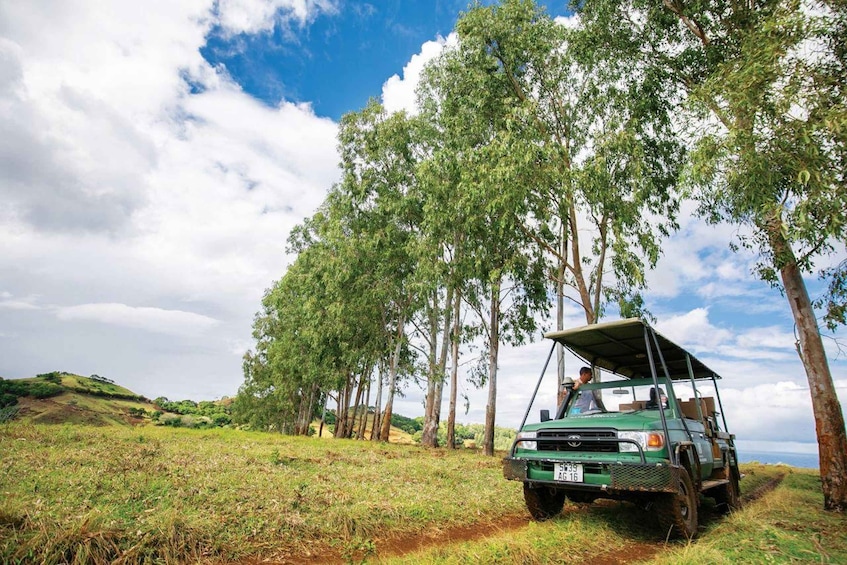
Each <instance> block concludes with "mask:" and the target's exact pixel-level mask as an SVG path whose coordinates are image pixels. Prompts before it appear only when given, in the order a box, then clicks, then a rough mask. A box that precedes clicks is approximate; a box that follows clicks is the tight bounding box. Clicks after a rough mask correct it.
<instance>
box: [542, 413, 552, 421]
mask: <svg viewBox="0 0 847 565" xmlns="http://www.w3.org/2000/svg"><path fill="white" fill-rule="evenodd" d="M541 421H542V422H549V421H550V411H549V410H542V411H541Z"/></svg>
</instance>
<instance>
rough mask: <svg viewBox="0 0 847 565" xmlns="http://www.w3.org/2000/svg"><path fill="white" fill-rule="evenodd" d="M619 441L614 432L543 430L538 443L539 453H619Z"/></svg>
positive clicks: (538, 437) (539, 433) (539, 434)
mask: <svg viewBox="0 0 847 565" xmlns="http://www.w3.org/2000/svg"><path fill="white" fill-rule="evenodd" d="M617 439H618V434H617V432H616V431H614V430H608V429H606V430H591V429H587V430H585V429H579V430H541V431H539V432H538V436H537V440H536V441H537V442H538V450H539V451H564V452H572V451H581V452H586V451H589V452H594V453H617V452H618V442H617ZM607 440H608V441H607Z"/></svg>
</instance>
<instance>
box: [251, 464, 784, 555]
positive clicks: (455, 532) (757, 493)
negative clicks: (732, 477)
mask: <svg viewBox="0 0 847 565" xmlns="http://www.w3.org/2000/svg"><path fill="white" fill-rule="evenodd" d="M784 478H785V474H780V475H777V476H775V477H774V478H773V479H771V480H769V481H768V482H766V483H764V484H762V485H760V486H759V487H757V488H756V489H754V490H753V491H751V492H749V493H745V494H744V495H743V496H742V497H741V504H742V505H744V504H748V503H750V502H752V501H754V500H757V499H759V498H761V497H762V496H764V495H765V494H767V493H768V492H770V491H772V490H774V489H775V488H776V487H777V486H779V484H780V483H781V482H782V480H783V479H784ZM600 504H602V502H600ZM581 511H590V509H589V507H584V508H582V509H581ZM718 519H720V515H719V514H716V513H714V512H712V511H704V512H703V514H702V515H701V525H708V524H710V523H712V522H713V521H715V520H718ZM529 522H530V518H529V516H528V515H527V514H525V513H521V514H518V515H514V516H506V517H505V518H502V519H500V520H498V521H495V522H488V523H482V524H472V525H468V526H461V527H454V528H449V529H443V530H442V529H433V530H431V531H429V532H427V533H426V534H423V535H416V536H405V537H397V538H386V539H382V540H378V541H376V542H375V543H374V546H373V547H372V548H369V549H364V550H361V551H358V552H354V554H353V555H347V556H345V555H342V553H341V552H340V551H331V552H323V553H315V554H312V555H308V556H299V557H291V558H282V559H279V560H274V559H269V560H256V561H251V562H249V564H245V565H259V564H263V565H264V564H278V565H305V564H307V563H327V564H334V563H347V562H350V560H351V559H350V558H351V557H352V560H353V561H354V562H360V561H362V560H365V561H367V560H368V558H369V557H370V556H379V557H381V558H398V557H404V556H407V555H412V554H414V553H417V552H420V551H424V550H426V549H430V548H433V547H437V546H441V545H449V544H453V543H460V542H466V541H477V540H482V539H485V538H487V537H491V536H495V535H498V534H502V533H504V532H511V531H514V530H518V529H521V528H523V527H525V526H526V525H527V524H529ZM695 543H696V542H695ZM665 547H666V544H665V542H664V541H657V542H645V541H633V542H631V543H629V544H627V545H625V546H624V547H623V548H622V549H620V550H618V551H616V552H615V553H613V554H611V553H610V554H600V555H595V556H593V557H592V564H596V565H623V564H627V563H641V562H644V561H648V560H650V559H652V558H653V557H654V556H655V555H656V554H658V553H659V552H661V551H662V550H663V549H665Z"/></svg>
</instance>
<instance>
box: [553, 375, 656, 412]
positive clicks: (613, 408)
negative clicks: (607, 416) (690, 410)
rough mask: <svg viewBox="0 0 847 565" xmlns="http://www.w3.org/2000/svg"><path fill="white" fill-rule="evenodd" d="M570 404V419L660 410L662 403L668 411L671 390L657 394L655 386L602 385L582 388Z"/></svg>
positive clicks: (625, 383)
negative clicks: (602, 414) (608, 413)
mask: <svg viewBox="0 0 847 565" xmlns="http://www.w3.org/2000/svg"><path fill="white" fill-rule="evenodd" d="M574 395H575V397H574V398H573V399H572V400H571V401H570V402H569V403H568V408H567V412H566V413H565V416H567V417H572V416H574V417H580V416H590V415H593V414H600V413H604V412H637V411H640V410H658V409H659V402H661V403H662V406H663V407H664V408H668V396H667V387H666V386H664V385H661V386H660V387H659V389H658V392H657V390H656V387H655V386H654V385H653V384H652V383H645V384H630V383H627V382H615V383H602V385H597V386H596V387H590V388H589V385H587V386H585V387H580V388H579V389H577V390H576V391H574Z"/></svg>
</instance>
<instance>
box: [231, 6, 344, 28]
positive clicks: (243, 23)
mask: <svg viewBox="0 0 847 565" xmlns="http://www.w3.org/2000/svg"><path fill="white" fill-rule="evenodd" d="M337 4H338V2H337V1H334V0H260V1H258V2H257V1H253V0H219V1H218V17H219V22H220V25H221V27H222V28H223V29H224V30H225V31H226V32H227V33H230V34H239V33H245V34H255V33H259V32H268V31H271V30H272V29H273V28H274V26H276V25H280V26H282V27H283V28H285V27H287V26H289V25H291V24H292V23H293V24H296V25H299V26H303V25H305V24H307V23H308V22H309V21H311V20H312V19H314V18H315V17H316V15H317V14H318V13H320V12H327V13H335V12H337V11H338V6H337Z"/></svg>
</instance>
